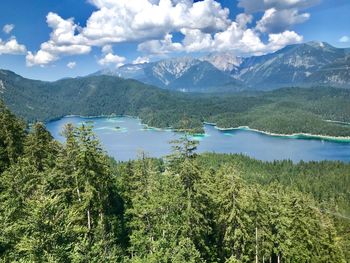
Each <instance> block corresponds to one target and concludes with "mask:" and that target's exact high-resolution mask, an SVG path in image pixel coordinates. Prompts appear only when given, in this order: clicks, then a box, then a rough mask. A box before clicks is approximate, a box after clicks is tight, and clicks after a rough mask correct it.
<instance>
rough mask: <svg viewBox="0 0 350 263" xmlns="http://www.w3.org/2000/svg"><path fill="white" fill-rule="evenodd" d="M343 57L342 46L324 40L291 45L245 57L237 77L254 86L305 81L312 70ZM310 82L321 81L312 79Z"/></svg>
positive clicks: (316, 82) (295, 84) (283, 84)
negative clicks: (338, 46) (332, 44)
mask: <svg viewBox="0 0 350 263" xmlns="http://www.w3.org/2000/svg"><path fill="white" fill-rule="evenodd" d="M344 57H345V51H344V49H337V48H335V47H332V46H331V45H329V44H327V43H323V42H309V43H305V44H299V45H292V46H287V47H285V48H283V49H281V50H279V51H277V52H275V53H273V54H269V55H265V56H261V57H258V58H250V59H247V61H246V62H244V63H243V64H242V68H241V70H240V73H239V74H238V77H239V79H241V80H242V81H243V82H245V83H247V84H248V85H250V86H252V87H254V88H255V89H266V88H270V89H271V88H276V87H284V86H297V85H305V84H306V82H307V78H308V77H309V76H310V75H311V74H313V73H315V72H317V71H319V70H321V69H322V68H323V67H325V66H326V65H329V64H331V63H334V61H336V60H338V59H341V58H344ZM313 84H323V83H322V81H321V80H319V79H314V83H313ZM327 84H332V83H327Z"/></svg>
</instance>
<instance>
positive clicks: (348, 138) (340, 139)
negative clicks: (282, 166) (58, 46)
mask: <svg viewBox="0 0 350 263" xmlns="http://www.w3.org/2000/svg"><path fill="white" fill-rule="evenodd" d="M66 117H67V118H70V117H79V118H86V119H94V118H116V117H121V118H122V117H127V118H134V119H137V120H139V121H140V123H141V125H143V126H145V127H146V129H154V130H158V131H173V132H186V131H185V130H183V129H174V128H172V127H167V128H157V127H153V126H149V125H148V124H146V123H143V122H142V119H141V118H139V117H137V116H131V115H121V114H109V115H98V116H83V115H75V114H73V115H66V116H63V117H60V118H56V119H54V120H51V121H55V120H60V119H63V118H66ZM51 121H48V122H51ZM203 125H210V126H213V127H214V128H215V129H217V130H219V131H235V130H246V131H252V132H257V133H260V134H264V135H268V136H273V137H284V138H290V139H316V140H326V141H331V142H339V143H350V136H329V135H321V134H311V133H292V134H283V133H273V132H268V131H263V130H258V129H253V128H250V127H249V126H238V127H229V128H222V127H218V126H217V125H216V123H213V122H205V121H204V122H203ZM192 135H205V133H195V134H192Z"/></svg>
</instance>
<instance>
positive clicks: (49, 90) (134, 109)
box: [0, 71, 350, 136]
mask: <svg viewBox="0 0 350 263" xmlns="http://www.w3.org/2000/svg"><path fill="white" fill-rule="evenodd" d="M191 75H192V74H191ZM0 83H1V85H0V90H1V92H0V99H3V100H4V101H5V103H6V104H7V105H8V106H9V107H10V109H11V110H12V111H14V112H15V113H16V114H17V115H19V116H21V117H23V118H25V119H26V120H27V121H30V122H32V121H35V120H43V121H47V120H52V119H55V118H60V117H62V116H65V115H84V116H100V115H111V114H116V115H132V116H138V117H140V118H141V119H142V120H143V122H144V123H147V124H148V125H150V126H153V127H160V128H165V127H173V128H175V129H190V130H192V131H195V132H202V131H203V121H207V122H212V123H217V125H218V126H219V127H223V128H227V127H238V126H249V127H250V128H254V129H258V130H263V131H268V132H273V133H283V134H291V133H312V134H323V135H332V136H350V126H349V125H345V124H342V123H339V121H340V122H350V104H349V101H350V89H349V90H347V89H334V88H322V87H315V88H312V89H306V88H289V89H281V90H276V91H272V92H255V93H252V94H250V93H247V92H245V93H234V94H231V95H230V94H224V95H221V94H220V95H215V96H214V95H211V96H209V95H206V94H204V95H200V94H187V93H182V92H175V91H168V90H164V89H160V88H156V87H153V86H149V85H145V84H143V83H141V82H139V81H135V80H125V79H121V78H118V77H112V76H90V77H84V78H74V79H63V80H59V81H55V82H42V81H35V80H29V79H25V78H22V77H20V76H18V75H16V74H15V73H13V72H10V71H0ZM325 120H333V121H338V122H328V121H325Z"/></svg>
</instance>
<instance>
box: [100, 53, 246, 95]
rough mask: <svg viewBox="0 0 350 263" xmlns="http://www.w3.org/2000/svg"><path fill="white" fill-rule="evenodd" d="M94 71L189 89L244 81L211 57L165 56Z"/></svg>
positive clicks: (233, 86) (207, 89) (203, 89)
mask: <svg viewBox="0 0 350 263" xmlns="http://www.w3.org/2000/svg"><path fill="white" fill-rule="evenodd" d="M93 75H110V76H118V77H121V78H125V79H128V78H131V79H136V80H139V81H142V82H144V83H146V84H151V85H155V86H157V87H160V88H164V89H170V90H181V91H186V92H210V91H218V92H219V91H222V90H227V89H231V90H233V91H237V90H241V89H242V86H243V84H242V83H241V82H240V81H239V80H237V79H235V78H233V77H232V76H231V75H230V74H227V73H226V72H223V71H221V70H220V69H218V68H216V67H215V66H214V65H212V64H211V63H208V62H207V61H202V60H198V59H195V58H190V57H181V58H173V59H166V60H161V61H158V62H153V63H145V64H136V65H130V64H128V65H124V66H122V67H119V68H117V69H115V70H102V71H99V72H96V73H94V74H93Z"/></svg>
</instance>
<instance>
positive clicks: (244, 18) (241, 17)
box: [236, 13, 253, 28]
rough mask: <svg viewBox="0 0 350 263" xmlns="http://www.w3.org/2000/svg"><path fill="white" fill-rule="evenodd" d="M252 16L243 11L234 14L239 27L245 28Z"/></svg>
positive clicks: (250, 21)
mask: <svg viewBox="0 0 350 263" xmlns="http://www.w3.org/2000/svg"><path fill="white" fill-rule="evenodd" d="M252 21H253V16H252V15H249V14H245V13H241V14H238V15H237V16H236V22H237V23H238V26H239V27H241V28H246V27H247V25H248V24H250V23H252Z"/></svg>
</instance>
